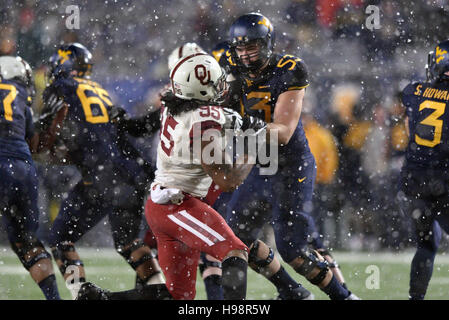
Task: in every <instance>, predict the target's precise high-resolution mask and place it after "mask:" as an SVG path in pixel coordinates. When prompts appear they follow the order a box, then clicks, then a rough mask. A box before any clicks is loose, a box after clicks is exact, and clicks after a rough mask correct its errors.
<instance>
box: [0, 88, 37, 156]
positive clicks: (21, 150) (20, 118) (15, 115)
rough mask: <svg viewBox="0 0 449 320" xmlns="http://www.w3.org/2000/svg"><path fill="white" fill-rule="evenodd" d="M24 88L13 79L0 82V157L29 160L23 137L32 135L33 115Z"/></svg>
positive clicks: (27, 148) (26, 137) (28, 150)
mask: <svg viewBox="0 0 449 320" xmlns="http://www.w3.org/2000/svg"><path fill="white" fill-rule="evenodd" d="M30 99H31V98H30V97H29V96H28V94H27V91H26V88H25V87H24V86H23V85H21V84H20V83H18V82H17V81H13V80H4V81H1V82H0V145H1V148H0V157H2V156H3V157H6V158H9V157H14V158H19V159H23V160H31V153H30V149H29V147H28V144H27V142H26V140H25V139H30V138H31V137H32V135H33V131H34V126H33V119H32V118H33V116H32V110H31V108H30V106H29V101H30Z"/></svg>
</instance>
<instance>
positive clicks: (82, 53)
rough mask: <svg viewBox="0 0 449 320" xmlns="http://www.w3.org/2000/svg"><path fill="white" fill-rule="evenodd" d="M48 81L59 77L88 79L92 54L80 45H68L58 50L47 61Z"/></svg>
mask: <svg viewBox="0 0 449 320" xmlns="http://www.w3.org/2000/svg"><path fill="white" fill-rule="evenodd" d="M48 64H49V67H50V70H49V72H50V79H55V78H58V77H60V76H63V77H67V76H69V75H75V76H77V77H87V78H88V77H89V76H90V73H91V71H92V66H93V63H92V54H91V53H90V51H89V50H88V49H87V48H86V47H85V46H83V45H82V44H80V43H76V42H75V43H69V44H65V45H62V46H61V47H59V48H58V51H57V52H55V53H54V54H53V55H52V56H51V57H50V59H49V61H48Z"/></svg>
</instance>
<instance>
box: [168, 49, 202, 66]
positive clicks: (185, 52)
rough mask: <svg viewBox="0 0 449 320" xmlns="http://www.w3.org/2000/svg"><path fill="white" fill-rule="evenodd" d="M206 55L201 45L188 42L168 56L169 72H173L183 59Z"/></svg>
mask: <svg viewBox="0 0 449 320" xmlns="http://www.w3.org/2000/svg"><path fill="white" fill-rule="evenodd" d="M200 52H202V53H206V52H205V51H204V50H203V49H202V48H201V47H200V46H199V45H197V44H196V43H194V42H187V43H185V44H183V45H182V46H179V47H177V48H176V49H175V50H173V51H172V52H171V53H170V55H169V56H168V70H170V71H171V70H172V69H173V68H174V66H175V65H176V62H178V61H179V59H181V58H182V57H185V56H189V55H191V54H194V53H200Z"/></svg>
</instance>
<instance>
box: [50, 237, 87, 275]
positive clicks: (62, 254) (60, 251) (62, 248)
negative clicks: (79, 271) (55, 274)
mask: <svg viewBox="0 0 449 320" xmlns="http://www.w3.org/2000/svg"><path fill="white" fill-rule="evenodd" d="M74 251H76V250H75V246H74V245H73V244H70V243H65V242H63V243H58V244H57V245H56V249H54V250H52V252H51V253H52V254H53V258H54V259H55V260H60V261H61V262H62V264H61V265H60V266H59V271H61V273H62V275H64V274H65V272H66V269H67V267H68V266H77V267H83V266H84V264H83V261H81V260H78V259H70V258H68V257H67V256H66V252H74Z"/></svg>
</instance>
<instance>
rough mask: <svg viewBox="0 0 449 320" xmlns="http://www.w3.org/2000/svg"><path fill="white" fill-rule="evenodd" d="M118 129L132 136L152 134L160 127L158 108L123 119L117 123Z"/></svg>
mask: <svg viewBox="0 0 449 320" xmlns="http://www.w3.org/2000/svg"><path fill="white" fill-rule="evenodd" d="M118 126H119V130H120V131H122V132H127V133H129V134H130V135H132V136H134V137H141V136H143V135H145V134H153V133H155V132H156V131H157V130H159V129H160V128H161V120H160V110H157V111H153V112H150V113H148V114H146V115H145V116H143V117H140V118H133V119H123V120H121V121H119V123H118Z"/></svg>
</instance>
